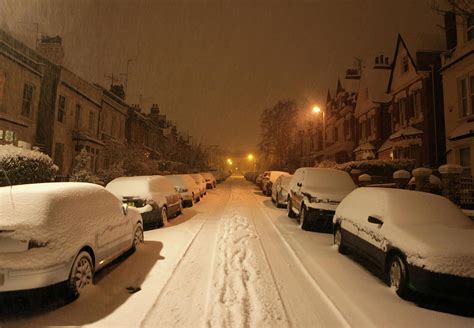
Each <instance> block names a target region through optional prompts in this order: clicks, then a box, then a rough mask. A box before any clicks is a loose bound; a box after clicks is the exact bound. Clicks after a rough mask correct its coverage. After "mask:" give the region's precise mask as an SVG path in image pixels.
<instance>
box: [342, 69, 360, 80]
mask: <svg viewBox="0 0 474 328" xmlns="http://www.w3.org/2000/svg"><path fill="white" fill-rule="evenodd" d="M345 78H346V79H347V80H359V79H360V72H359V70H358V69H357V68H349V69H347V70H346V77H345Z"/></svg>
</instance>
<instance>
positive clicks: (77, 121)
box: [74, 104, 81, 129]
mask: <svg viewBox="0 0 474 328" xmlns="http://www.w3.org/2000/svg"><path fill="white" fill-rule="evenodd" d="M80 122H81V105H80V104H76V111H75V113H74V128H75V129H79V124H80Z"/></svg>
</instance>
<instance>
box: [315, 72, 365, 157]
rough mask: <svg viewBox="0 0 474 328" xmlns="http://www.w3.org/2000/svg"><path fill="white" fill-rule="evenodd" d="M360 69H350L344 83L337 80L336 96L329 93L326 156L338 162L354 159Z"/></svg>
mask: <svg viewBox="0 0 474 328" xmlns="http://www.w3.org/2000/svg"><path fill="white" fill-rule="evenodd" d="M359 82H360V70H359V69H348V70H347V71H346V76H345V79H344V83H341V81H340V80H338V81H337V87H336V92H335V95H334V97H331V96H330V94H329V93H328V99H327V102H326V108H325V110H324V113H325V124H324V129H325V145H324V151H323V153H324V158H325V159H327V160H332V161H335V162H337V163H344V162H347V161H350V160H352V159H353V150H354V148H355V139H356V135H355V117H354V112H355V107H356V103H357V93H358V90H359Z"/></svg>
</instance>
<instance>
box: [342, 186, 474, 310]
mask: <svg viewBox="0 0 474 328" xmlns="http://www.w3.org/2000/svg"><path fill="white" fill-rule="evenodd" d="M334 242H335V244H336V245H337V247H338V249H339V251H340V252H341V253H345V252H346V251H348V250H354V251H356V252H357V253H359V254H361V255H362V256H364V257H366V258H367V259H369V260H370V261H371V262H373V264H375V265H376V266H377V267H378V268H379V269H380V270H381V271H382V272H384V273H385V275H386V278H387V283H388V284H389V286H392V287H393V288H394V289H395V290H396V291H397V293H398V294H399V295H400V296H402V297H403V296H405V295H406V294H407V292H408V291H409V290H416V291H419V292H422V293H426V294H433V295H444V296H447V297H449V298H452V299H459V300H461V299H469V300H470V301H471V302H474V222H473V221H472V220H471V219H470V218H468V217H467V216H466V215H464V213H462V212H461V211H460V210H459V209H458V208H457V206H456V205H454V204H453V203H452V202H451V201H449V200H448V199H447V198H444V197H441V196H438V195H434V194H430V193H425V192H418V191H411V190H403V189H390V188H370V187H366V188H359V189H356V190H354V191H353V192H352V193H350V194H349V195H348V196H347V197H346V198H345V199H344V200H343V201H342V203H341V204H340V205H339V207H338V208H337V210H336V214H335V216H334ZM471 304H474V303H471Z"/></svg>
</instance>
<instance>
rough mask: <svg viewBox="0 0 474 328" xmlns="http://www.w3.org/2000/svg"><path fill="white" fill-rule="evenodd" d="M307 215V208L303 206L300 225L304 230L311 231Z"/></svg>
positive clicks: (299, 220) (299, 218)
mask: <svg viewBox="0 0 474 328" xmlns="http://www.w3.org/2000/svg"><path fill="white" fill-rule="evenodd" d="M307 214H308V211H307V210H306V206H304V205H302V206H301V210H300V215H299V216H298V223H299V225H300V228H301V229H302V230H310V222H309V217H308V215H307Z"/></svg>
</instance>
